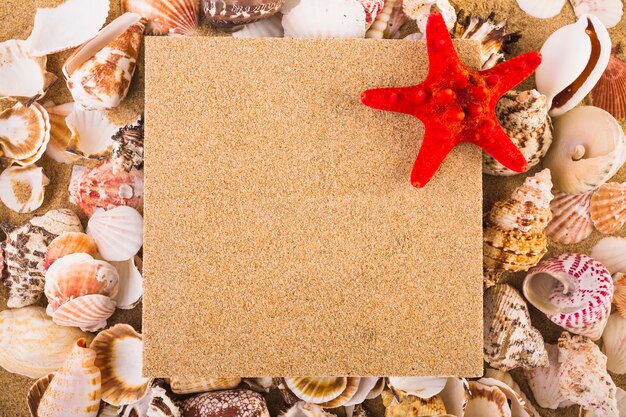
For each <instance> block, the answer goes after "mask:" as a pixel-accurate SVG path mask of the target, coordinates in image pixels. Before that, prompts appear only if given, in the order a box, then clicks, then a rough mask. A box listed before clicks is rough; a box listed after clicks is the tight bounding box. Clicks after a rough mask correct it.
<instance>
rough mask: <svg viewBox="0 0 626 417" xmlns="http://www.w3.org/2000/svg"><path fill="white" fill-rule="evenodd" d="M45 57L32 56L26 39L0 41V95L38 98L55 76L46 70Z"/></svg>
mask: <svg viewBox="0 0 626 417" xmlns="http://www.w3.org/2000/svg"><path fill="white" fill-rule="evenodd" d="M46 61H47V59H46V57H45V56H42V57H34V56H32V55H31V53H30V50H29V49H28V44H27V42H26V41H17V40H8V41H5V42H2V43H0V97H28V98H31V99H39V98H40V97H41V96H43V95H44V94H45V92H46V91H47V90H48V88H49V87H50V86H51V85H52V84H53V83H54V82H55V81H56V79H57V77H56V76H55V75H54V74H52V73H50V72H48V71H46Z"/></svg>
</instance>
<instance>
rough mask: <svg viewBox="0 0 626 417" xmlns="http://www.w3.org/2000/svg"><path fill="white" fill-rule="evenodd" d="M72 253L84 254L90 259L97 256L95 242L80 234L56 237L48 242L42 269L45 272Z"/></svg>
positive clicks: (64, 234) (70, 233)
mask: <svg viewBox="0 0 626 417" xmlns="http://www.w3.org/2000/svg"><path fill="white" fill-rule="evenodd" d="M73 253H86V254H88V255H90V256H91V257H95V256H96V255H97V254H98V247H97V246H96V242H94V240H93V239H92V238H91V237H89V236H88V235H87V234H85V233H82V232H68V233H63V234H62V235H59V236H57V237H56V238H54V240H52V242H50V244H49V245H48V249H47V250H46V256H45V258H44V261H43V269H44V271H47V270H48V268H50V265H52V264H53V263H54V262H55V261H56V260H57V259H60V258H62V257H64V256H65V255H70V254H73Z"/></svg>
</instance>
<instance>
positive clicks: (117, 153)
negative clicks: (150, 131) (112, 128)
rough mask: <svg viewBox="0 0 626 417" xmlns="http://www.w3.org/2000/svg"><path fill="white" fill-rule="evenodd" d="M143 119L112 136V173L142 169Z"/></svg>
mask: <svg viewBox="0 0 626 417" xmlns="http://www.w3.org/2000/svg"><path fill="white" fill-rule="evenodd" d="M143 137H144V132H143V117H140V118H139V119H138V120H137V122H136V123H134V124H131V125H128V126H124V127H122V128H121V129H120V130H118V131H117V133H116V134H115V135H114V136H113V138H112V139H113V155H111V161H112V163H113V173H114V174H117V173H118V172H120V171H122V170H124V171H126V172H130V171H131V170H132V169H133V168H135V169H141V168H143Z"/></svg>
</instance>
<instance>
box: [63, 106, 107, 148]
mask: <svg viewBox="0 0 626 417" xmlns="http://www.w3.org/2000/svg"><path fill="white" fill-rule="evenodd" d="M65 123H66V124H67V127H68V128H69V129H70V131H71V137H70V139H69V141H68V143H67V148H66V152H69V153H71V154H74V155H78V156H82V157H83V158H91V159H102V158H105V157H107V156H109V155H111V151H112V150H113V139H112V137H113V135H115V134H116V133H117V131H118V127H117V126H115V125H114V124H113V123H111V122H110V121H109V119H108V117H107V116H106V114H104V112H101V111H100V110H83V109H80V108H75V109H74V111H73V112H72V113H70V114H69V116H67V118H66V119H65Z"/></svg>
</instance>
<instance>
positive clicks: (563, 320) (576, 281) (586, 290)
mask: <svg viewBox="0 0 626 417" xmlns="http://www.w3.org/2000/svg"><path fill="white" fill-rule="evenodd" d="M523 287H524V295H525V296H526V299H527V300H528V301H529V302H530V303H531V304H532V305H534V306H535V307H536V308H537V309H538V310H540V311H542V312H543V313H544V314H546V315H547V316H548V318H549V319H550V320H551V321H552V322H553V323H555V324H557V325H559V326H561V327H563V328H565V329H566V330H568V331H570V332H572V333H575V334H581V335H585V336H588V337H590V338H591V339H593V340H598V339H599V338H600V336H601V335H602V330H603V329H604V326H605V325H606V321H607V319H608V318H609V314H610V312H611V301H612V299H613V279H612V278H611V275H610V274H609V271H608V270H607V269H606V268H605V267H604V265H602V264H601V263H600V262H598V261H596V260H595V259H592V258H590V257H589V256H587V255H581V254H572V253H565V254H563V255H560V256H557V257H553V258H550V259H548V260H546V261H543V262H541V263H540V264H539V265H537V266H536V267H535V268H533V269H532V270H530V271H529V273H528V275H526V278H525V279H524V285H523Z"/></svg>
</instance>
